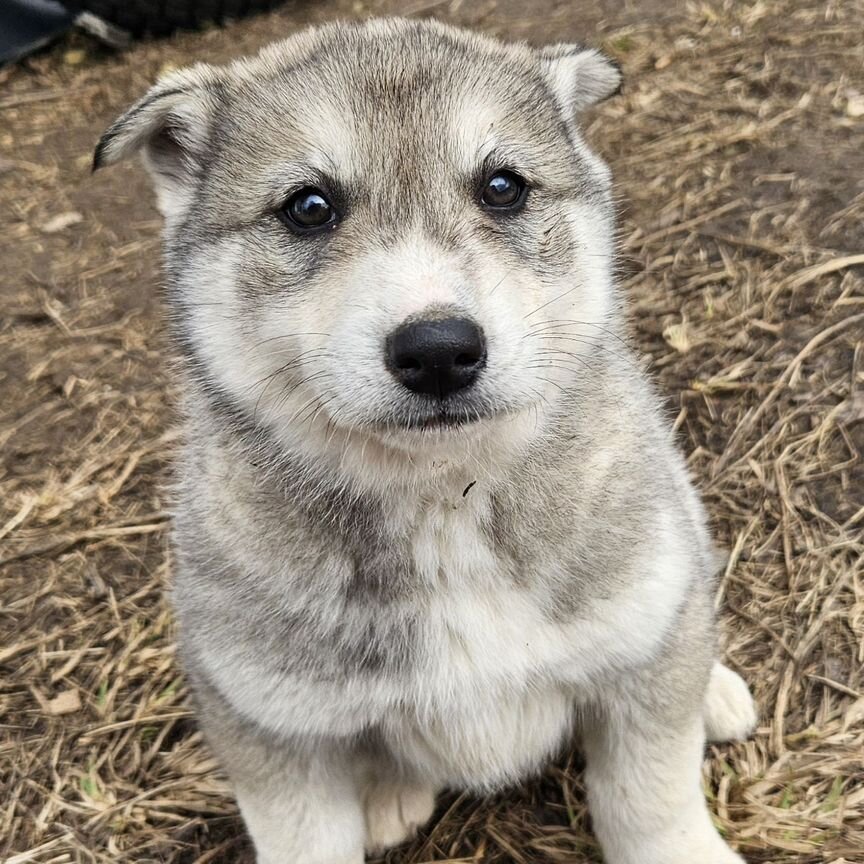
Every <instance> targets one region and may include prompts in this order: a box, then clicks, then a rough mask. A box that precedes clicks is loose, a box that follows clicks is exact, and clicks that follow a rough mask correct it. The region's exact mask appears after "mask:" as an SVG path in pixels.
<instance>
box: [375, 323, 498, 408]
mask: <svg viewBox="0 0 864 864" xmlns="http://www.w3.org/2000/svg"><path fill="white" fill-rule="evenodd" d="M385 352H386V357H385V360H386V364H387V368H388V369H389V370H390V372H391V374H392V375H393V377H394V378H395V379H396V380H397V381H398V382H399V383H400V384H401V385H402V386H403V387H405V388H407V389H408V390H411V391H412V392H413V393H422V394H426V395H427V396H434V397H437V398H438V399H441V400H443V399H446V398H447V397H448V396H450V395H452V394H453V393H456V392H458V391H460V390H465V389H467V388H468V387H470V386H471V385H472V384H473V383H474V381H475V380H476V379H477V376H478V375H479V373H480V370H481V369H482V368H483V366H484V365H485V364H486V338H485V336H484V335H483V331H482V330H481V329H480V328H479V327H478V326H477V324H475V323H474V322H473V321H471V320H470V319H468V318H443V319H435V320H425V321H412V322H410V323H406V324H402V325H401V326H400V327H398V328H397V329H396V330H394V331H393V332H392V333H391V334H390V336H389V338H388V339H387V345H386V348H385Z"/></svg>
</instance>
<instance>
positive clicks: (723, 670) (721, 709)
mask: <svg viewBox="0 0 864 864" xmlns="http://www.w3.org/2000/svg"><path fill="white" fill-rule="evenodd" d="M704 711H705V734H706V735H707V736H708V740H709V741H716V742H720V741H741V740H743V739H745V738H749V737H750V735H752V734H753V730H754V729H755V728H756V721H757V717H756V706H755V704H754V703H753V697H752V696H751V695H750V690H749V689H748V688H747V685H746V684H745V683H744V680H743V679H742V678H741V676H740V675H738V674H737V673H735V672H733V671H732V670H731V669H728V668H727V667H726V666H724V665H723V664H722V663H715V664H714V668H713V669H712V670H711V680H710V681H709V683H708V692H707V693H706V694H705V706H704Z"/></svg>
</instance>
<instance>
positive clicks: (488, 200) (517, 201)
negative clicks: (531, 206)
mask: <svg viewBox="0 0 864 864" xmlns="http://www.w3.org/2000/svg"><path fill="white" fill-rule="evenodd" d="M527 194H528V184H527V183H526V182H525V180H524V179H523V178H522V177H520V176H519V175H518V174H516V173H515V172H513V171H496V172H495V173H494V174H493V175H492V176H491V177H489V178H488V179H487V180H486V183H485V185H484V186H483V190H482V192H481V194H480V201H481V202H482V203H483V204H484V205H485V206H486V207H489V208H490V209H492V210H516V209H517V208H519V207H521V206H522V204H524V203H525V196H526V195H527Z"/></svg>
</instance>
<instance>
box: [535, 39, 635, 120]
mask: <svg viewBox="0 0 864 864" xmlns="http://www.w3.org/2000/svg"><path fill="white" fill-rule="evenodd" d="M539 53H540V62H541V63H542V66H543V71H544V73H545V75H546V80H547V83H548V84H549V87H550V89H551V90H552V92H553V94H554V95H555V98H556V99H557V100H558V103H559V104H560V105H561V108H562V109H563V110H564V112H565V114H566V115H567V116H568V117H572V116H574V115H576V114H577V113H579V112H580V111H583V110H584V109H585V108H588V107H589V106H591V105H593V104H595V103H596V102H600V101H601V100H603V99H607V98H608V97H610V96H613V95H615V94H616V93H618V92H620V90H621V69H620V67H619V66H618V64H617V63H615V61H614V60H610V59H609V58H608V57H607V56H606V55H605V54H602V53H601V52H600V51H597V50H596V49H594V48H585V47H583V46H582V45H568V44H561V45H550V46H548V47H547V48H543V49H541V50H540V52H539Z"/></svg>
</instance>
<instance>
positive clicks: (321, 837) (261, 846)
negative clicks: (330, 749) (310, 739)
mask: <svg viewBox="0 0 864 864" xmlns="http://www.w3.org/2000/svg"><path fill="white" fill-rule="evenodd" d="M250 767H251V766H250ZM255 768H256V770H255V771H247V770H244V769H243V768H240V767H238V766H237V765H235V766H233V770H232V772H231V773H232V781H233V784H234V792H235V794H236V796H237V803H238V805H239V807H240V812H241V814H242V815H243V819H244V821H245V823H246V827H247V829H248V831H249V834H250V836H251V837H252V840H253V842H254V844H255V851H256V853H257V859H256V860H257V864H295V862H300V861H302V862H303V864H363V845H364V840H365V835H366V831H365V824H364V815H363V806H362V802H361V799H360V795H359V793H358V789H357V783H356V780H355V778H354V776H353V771H352V770H351V766H350V764H346V762H345V761H344V759H343V758H340V757H338V756H337V754H335V753H326V752H316V753H313V754H305V755H303V756H300V757H298V756H296V755H295V756H288V755H287V754H285V755H282V754H274V755H273V756H272V757H271V759H270V761H269V764H267V765H263V764H261V763H260V762H258V763H257V764H256V765H255Z"/></svg>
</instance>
